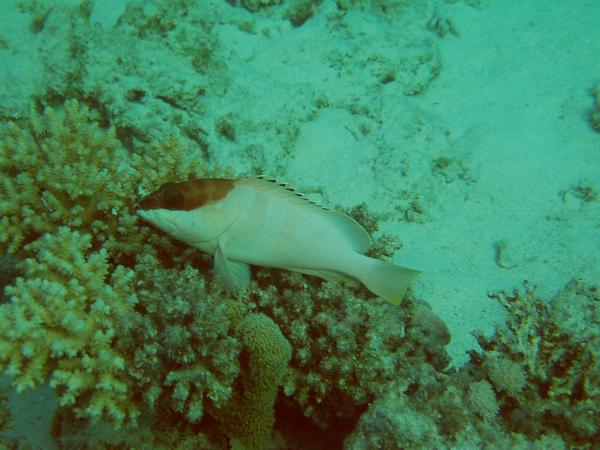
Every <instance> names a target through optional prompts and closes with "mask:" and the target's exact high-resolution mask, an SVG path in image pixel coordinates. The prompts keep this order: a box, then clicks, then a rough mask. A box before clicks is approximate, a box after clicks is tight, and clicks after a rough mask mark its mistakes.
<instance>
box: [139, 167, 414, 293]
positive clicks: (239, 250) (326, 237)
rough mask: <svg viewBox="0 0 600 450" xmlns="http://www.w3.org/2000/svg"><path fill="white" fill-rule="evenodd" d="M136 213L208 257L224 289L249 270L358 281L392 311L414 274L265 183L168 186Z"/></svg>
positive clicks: (342, 218)
mask: <svg viewBox="0 0 600 450" xmlns="http://www.w3.org/2000/svg"><path fill="white" fill-rule="evenodd" d="M137 214H138V215H139V216H140V217H142V218H143V219H144V220H146V221H147V222H149V223H151V224H152V225H154V226H155V227H157V228H159V229H161V230H163V231H164V232H166V233H168V234H170V235H171V236H173V237H174V238H176V239H178V240H180V241H183V242H185V243H186V244H188V245H190V246H192V247H195V248H198V249H200V250H202V251H203V252H206V253H209V254H211V255H213V256H214V268H215V271H216V272H217V273H218V274H219V276H220V277H221V278H222V279H223V282H224V283H225V286H226V288H227V290H228V291H229V292H230V293H232V294H235V293H236V291H237V289H238V288H239V287H242V286H246V285H248V284H249V282H250V265H257V266H267V267H277V268H280V269H287V270H291V271H295V272H300V273H305V274H308V275H315V276H318V277H321V278H324V279H326V280H342V279H348V278H351V279H356V280H358V281H360V282H361V283H362V284H364V285H365V286H366V287H367V288H368V289H369V290H370V291H371V292H373V293H374V294H376V295H378V296H379V297H381V298H383V299H385V300H387V301H388V302H390V303H394V304H398V303H400V301H401V300H402V297H403V295H404V292H405V291H406V289H407V287H408V286H409V284H410V283H411V281H412V280H413V279H414V278H415V277H416V276H417V275H418V274H419V271H417V270H413V269H408V268H405V267H401V266H398V265H396V264H393V263H389V262H385V261H380V260H378V259H374V258H369V257H367V256H365V255H363V254H362V253H364V252H365V251H366V250H367V249H368V248H369V247H370V245H371V238H370V236H369V234H368V233H367V232H366V230H365V229H364V228H363V227H361V226H360V225H359V224H358V223H357V222H356V221H355V220H354V219H352V218H351V217H349V216H347V215H345V214H342V213H339V212H336V211H332V210H328V209H326V208H322V207H320V206H318V205H316V204H315V203H313V202H311V201H310V200H308V199H306V198H305V197H303V196H302V195H300V194H297V193H295V192H294V191H293V190H292V189H291V188H289V187H288V186H287V185H282V184H278V183H277V182H275V181H272V180H267V179H264V178H238V179H225V178H206V179H195V180H189V181H183V182H179V183H166V184H164V185H163V186H161V187H160V189H158V190H157V191H156V192H154V193H152V194H149V195H147V196H145V197H144V198H142V199H141V200H140V202H139V204H138V205H137Z"/></svg>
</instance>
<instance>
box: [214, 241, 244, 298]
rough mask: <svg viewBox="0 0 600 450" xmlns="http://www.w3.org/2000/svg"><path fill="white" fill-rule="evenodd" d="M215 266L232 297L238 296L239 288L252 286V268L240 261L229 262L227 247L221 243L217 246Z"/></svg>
mask: <svg viewBox="0 0 600 450" xmlns="http://www.w3.org/2000/svg"><path fill="white" fill-rule="evenodd" d="M214 265H215V271H216V272H217V273H218V274H219V276H220V277H221V279H222V280H223V282H224V283H225V287H226V288H227V291H229V293H230V294H231V295H236V293H237V289H238V288H240V287H245V286H248V284H250V266H249V265H248V264H245V263H242V262H239V261H230V260H228V259H227V253H226V251H225V245H224V244H223V243H222V242H221V241H219V243H218V244H217V251H216V252H215V260H214Z"/></svg>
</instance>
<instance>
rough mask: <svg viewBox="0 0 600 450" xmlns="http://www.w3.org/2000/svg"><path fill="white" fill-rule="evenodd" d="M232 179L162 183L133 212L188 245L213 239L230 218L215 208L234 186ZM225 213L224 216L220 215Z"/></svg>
mask: <svg viewBox="0 0 600 450" xmlns="http://www.w3.org/2000/svg"><path fill="white" fill-rule="evenodd" d="M233 186H234V184H233V180H227V179H196V180H189V181H183V182H179V183H173V182H169V183H165V184H163V185H162V186H161V187H160V188H159V189H158V190H157V191H155V192H153V193H151V194H148V195H146V196H145V197H143V198H142V199H141V200H140V201H139V203H138V204H137V205H136V213H137V215H138V216H140V217H141V218H142V219H144V220H145V221H147V222H148V223H150V224H152V225H153V226H155V227H156V228H158V229H160V230H162V231H164V232H165V233H168V234H169V235H171V236H173V237H174V238H176V239H178V240H180V241H183V242H185V243H187V244H189V245H196V244H198V243H201V242H206V241H209V240H211V239H214V238H215V237H216V236H218V235H219V233H220V232H222V231H223V230H224V229H225V228H226V227H227V226H228V225H229V223H224V222H229V220H230V218H229V217H227V214H225V215H223V213H222V212H221V213H220V214H218V215H215V213H214V210H215V209H222V207H221V206H220V204H221V203H222V201H223V199H224V198H225V197H226V196H227V194H228V193H229V191H230V190H232V189H233ZM223 216H225V217H223Z"/></svg>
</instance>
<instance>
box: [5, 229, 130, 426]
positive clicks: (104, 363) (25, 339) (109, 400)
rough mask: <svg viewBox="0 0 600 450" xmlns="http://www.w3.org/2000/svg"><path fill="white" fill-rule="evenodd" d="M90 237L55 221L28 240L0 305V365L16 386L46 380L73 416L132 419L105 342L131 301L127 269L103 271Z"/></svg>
mask: <svg viewBox="0 0 600 450" xmlns="http://www.w3.org/2000/svg"><path fill="white" fill-rule="evenodd" d="M91 242H92V239H91V237H90V235H85V234H80V233H78V232H76V231H71V230H69V229H68V228H66V227H62V228H60V229H59V230H58V232H57V234H56V235H50V234H46V235H44V236H43V237H41V238H40V239H38V240H37V241H35V242H34V243H32V244H28V246H27V247H28V249H27V250H28V251H30V252H32V253H33V254H34V255H35V256H34V257H32V258H27V259H25V260H24V261H23V262H22V264H21V266H22V269H23V278H21V277H19V278H17V280H16V282H15V283H14V285H11V286H8V287H7V288H6V293H7V295H8V296H9V297H10V302H9V303H6V304H3V305H0V308H1V313H0V364H1V366H0V369H2V370H3V371H4V370H6V372H7V373H8V374H10V375H12V376H13V377H14V385H15V386H16V389H17V391H22V390H24V389H28V388H32V387H35V386H37V385H39V384H40V383H43V382H46V381H49V383H50V385H51V386H52V387H54V388H56V389H57V391H58V394H59V397H60V402H61V405H73V406H74V408H75V411H76V413H77V414H78V415H79V416H81V417H88V418H91V419H95V420H97V419H99V418H101V417H104V416H108V417H110V418H111V419H112V420H113V421H114V422H115V423H117V424H121V423H124V422H131V423H135V421H136V419H137V416H138V415H139V409H138V407H137V405H136V403H135V402H134V401H133V400H132V392H131V389H130V381H131V380H130V379H129V378H128V377H127V376H126V375H127V371H126V367H125V365H126V357H125V355H123V354H121V353H119V352H118V351H115V349H114V348H113V343H114V340H115V338H116V335H117V329H116V326H115V321H117V320H118V319H119V318H120V317H124V316H126V315H127V314H128V313H129V312H131V311H132V310H133V307H134V305H135V304H136V303H137V296H136V295H135V293H134V291H133V285H132V280H133V272H132V271H131V270H130V269H127V268H125V267H123V266H117V267H116V268H114V270H112V271H111V270H110V269H109V262H108V261H107V257H108V255H107V252H106V251H105V250H99V251H90V247H91Z"/></svg>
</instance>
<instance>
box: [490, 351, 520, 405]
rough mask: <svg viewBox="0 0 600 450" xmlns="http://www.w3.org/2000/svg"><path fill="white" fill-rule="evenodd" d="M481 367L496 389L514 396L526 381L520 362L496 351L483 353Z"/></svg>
mask: <svg viewBox="0 0 600 450" xmlns="http://www.w3.org/2000/svg"><path fill="white" fill-rule="evenodd" d="M483 367H484V369H485V370H486V372H487V374H488V376H489V378H490V380H491V381H492V383H493V384H494V386H495V387H496V389H497V390H499V391H505V392H506V393H507V394H508V395H509V396H511V397H516V396H517V395H519V392H521V391H522V390H523V388H524V387H525V384H526V383H527V374H526V373H525V370H524V369H523V367H521V365H520V364H517V363H515V362H514V361H512V360H510V359H509V358H507V357H506V356H504V355H502V354H500V353H498V352H489V353H486V354H485V355H484V362H483Z"/></svg>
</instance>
